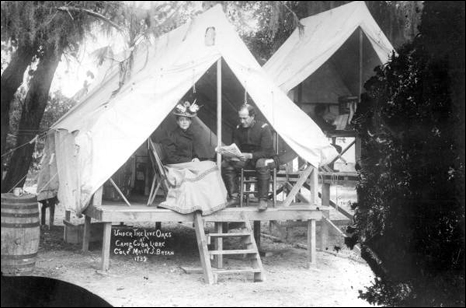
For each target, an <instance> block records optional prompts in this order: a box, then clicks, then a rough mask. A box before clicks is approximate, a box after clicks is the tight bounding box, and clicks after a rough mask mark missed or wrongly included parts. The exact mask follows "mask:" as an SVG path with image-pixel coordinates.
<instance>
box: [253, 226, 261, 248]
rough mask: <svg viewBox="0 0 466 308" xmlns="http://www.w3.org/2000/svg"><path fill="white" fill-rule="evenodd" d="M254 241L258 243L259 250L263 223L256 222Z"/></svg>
mask: <svg viewBox="0 0 466 308" xmlns="http://www.w3.org/2000/svg"><path fill="white" fill-rule="evenodd" d="M254 240H255V241H256V245H257V249H260V247H261V222H260V221H259V220H254Z"/></svg>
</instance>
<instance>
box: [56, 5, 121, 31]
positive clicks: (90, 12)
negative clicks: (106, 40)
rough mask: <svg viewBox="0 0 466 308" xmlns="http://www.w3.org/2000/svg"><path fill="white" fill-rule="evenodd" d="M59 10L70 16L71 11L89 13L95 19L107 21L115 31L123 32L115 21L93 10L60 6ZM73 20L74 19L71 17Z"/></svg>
mask: <svg viewBox="0 0 466 308" xmlns="http://www.w3.org/2000/svg"><path fill="white" fill-rule="evenodd" d="M57 10H59V11H64V12H67V13H68V14H70V11H74V12H84V13H87V14H89V15H91V16H94V17H96V18H98V19H101V20H103V21H105V22H106V23H109V24H110V25H111V26H113V27H114V28H115V29H117V30H118V31H120V32H122V31H123V30H122V29H121V28H120V26H118V25H117V24H116V23H114V22H113V21H111V20H110V19H108V18H107V17H105V16H103V15H101V14H99V13H96V12H94V11H91V10H87V9H81V8H76V7H67V6H60V7H58V8H57ZM70 16H71V14H70ZM71 19H73V17H71Z"/></svg>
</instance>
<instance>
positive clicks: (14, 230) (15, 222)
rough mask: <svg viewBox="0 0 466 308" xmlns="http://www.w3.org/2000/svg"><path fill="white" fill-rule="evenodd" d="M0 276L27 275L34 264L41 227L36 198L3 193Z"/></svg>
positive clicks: (29, 195)
mask: <svg viewBox="0 0 466 308" xmlns="http://www.w3.org/2000/svg"><path fill="white" fill-rule="evenodd" d="M1 209H2V217H1V222H2V266H1V267H2V273H3V275H5V276H22V275H29V274H31V273H32V271H33V270H34V266H35V264H36V257H37V251H38V249H39V237H40V225H39V205H38V203H37V197H36V196H35V195H31V194H25V195H22V196H19V197H16V196H15V195H13V194H10V193H7V194H2V205H1Z"/></svg>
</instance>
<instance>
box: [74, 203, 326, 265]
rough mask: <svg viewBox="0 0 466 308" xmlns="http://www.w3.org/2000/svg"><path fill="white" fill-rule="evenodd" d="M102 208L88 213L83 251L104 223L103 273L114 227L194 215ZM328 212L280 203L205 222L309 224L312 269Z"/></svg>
mask: <svg viewBox="0 0 466 308" xmlns="http://www.w3.org/2000/svg"><path fill="white" fill-rule="evenodd" d="M103 203H104V204H102V205H90V206H89V207H88V208H87V209H86V210H85V211H84V213H83V214H84V215H85V217H86V219H85V224H84V241H83V251H87V250H88V248H89V233H90V232H89V230H90V223H91V219H94V220H96V221H98V222H103V223H104V232H103V242H102V243H103V244H102V270H103V271H106V270H108V269H109V261H110V244H111V243H110V240H111V228H112V223H118V222H130V223H134V222H150V221H153V222H169V221H176V222H193V221H194V214H186V215H183V214H179V213H176V212H174V211H171V210H167V209H163V208H157V207H156V206H147V205H145V204H134V203H133V204H132V206H127V205H126V204H124V203H123V204H115V203H111V204H110V203H109V204H106V203H105V201H103ZM325 210H328V208H323V207H322V206H320V207H317V206H310V205H309V204H304V203H302V204H299V203H294V204H292V205H291V206H288V207H283V206H280V203H279V204H277V207H275V208H268V209H267V210H266V211H263V212H259V211H258V210H257V207H256V206H251V207H242V208H226V209H224V210H221V211H218V212H215V213H213V214H211V215H208V216H203V217H202V218H203V219H204V221H216V222H218V221H231V220H234V219H238V220H241V217H242V213H247V217H248V218H249V219H250V220H253V221H271V220H276V221H286V220H301V221H307V222H308V265H309V264H315V263H316V227H315V222H316V221H317V220H321V219H322V211H325Z"/></svg>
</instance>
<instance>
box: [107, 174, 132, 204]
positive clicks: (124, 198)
mask: <svg viewBox="0 0 466 308" xmlns="http://www.w3.org/2000/svg"><path fill="white" fill-rule="evenodd" d="M109 180H110V183H112V185H113V187H115V189H116V191H117V192H118V193H119V194H120V196H121V197H122V198H123V200H125V202H126V204H127V205H128V206H131V203H129V201H128V199H126V197H125V195H124V194H123V193H122V192H121V190H120V188H119V187H118V186H117V184H115V182H114V181H113V179H112V178H110V179H109Z"/></svg>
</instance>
